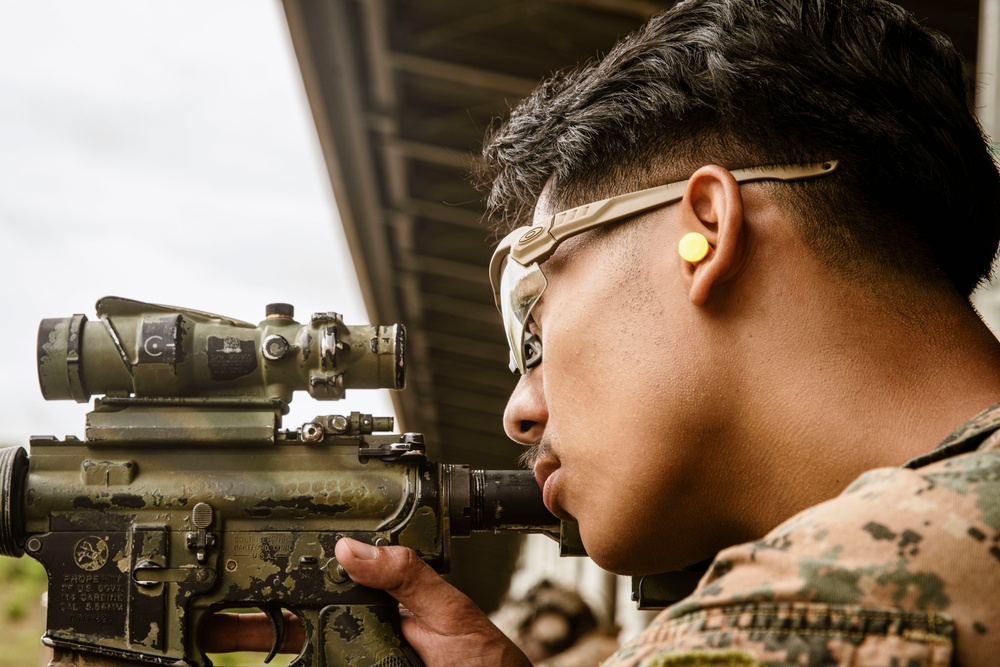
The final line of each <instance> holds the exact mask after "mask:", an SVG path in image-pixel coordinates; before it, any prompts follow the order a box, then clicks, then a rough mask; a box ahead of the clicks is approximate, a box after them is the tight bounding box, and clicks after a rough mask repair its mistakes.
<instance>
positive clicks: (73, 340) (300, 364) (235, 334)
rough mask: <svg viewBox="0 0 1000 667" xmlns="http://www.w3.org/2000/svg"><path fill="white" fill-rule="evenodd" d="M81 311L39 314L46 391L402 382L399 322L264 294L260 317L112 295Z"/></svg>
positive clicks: (123, 392)
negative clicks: (300, 307)
mask: <svg viewBox="0 0 1000 667" xmlns="http://www.w3.org/2000/svg"><path fill="white" fill-rule="evenodd" d="M96 311H97V320H96V321H91V320H88V319H87V317H86V316H85V315H82V314H78V315H74V316H72V317H63V318H51V319H45V320H42V322H41V324H40V325H39V328H38V380H39V385H40V386H41V389H42V394H43V395H44V396H45V398H46V399H48V400H58V399H73V400H76V401H78V402H81V403H85V402H87V401H88V400H89V399H90V397H91V396H92V395H95V394H106V395H110V396H134V397H173V398H177V397H223V396H224V397H242V398H256V399H266V398H271V399H280V400H282V401H285V402H286V403H287V402H289V401H291V399H292V393H293V392H294V391H297V390H305V391H308V392H309V394H310V395H311V396H313V397H314V398H317V399H321V400H336V399H339V398H343V396H344V391H345V389H346V388H348V387H352V388H356V389H375V388H380V387H385V388H390V389H402V388H403V386H404V385H405V382H406V376H405V370H406V365H405V363H404V359H405V340H406V332H405V329H404V327H403V325H401V324H392V325H368V324H365V325H347V324H344V322H343V320H342V318H341V317H340V315H338V314H337V313H333V312H324V313H314V314H313V316H312V317H311V318H310V321H309V322H308V323H307V324H300V323H298V322H296V321H295V320H294V319H293V317H292V316H293V313H294V311H293V309H292V308H291V306H288V305H287V304H271V305H270V306H268V308H267V311H266V312H267V313H268V315H267V317H266V318H265V319H264V320H263V321H261V322H260V323H259V324H256V325H255V324H249V323H246V322H241V321H239V320H236V319H233V318H229V317H225V316H222V315H213V314H211V313H205V312H202V311H197V310H190V309H185V308H176V307H173V306H161V305H157V304H151V303H144V302H141V301H133V300H131V299H123V298H120V297H105V298H103V299H101V300H100V301H98V302H97V306H96Z"/></svg>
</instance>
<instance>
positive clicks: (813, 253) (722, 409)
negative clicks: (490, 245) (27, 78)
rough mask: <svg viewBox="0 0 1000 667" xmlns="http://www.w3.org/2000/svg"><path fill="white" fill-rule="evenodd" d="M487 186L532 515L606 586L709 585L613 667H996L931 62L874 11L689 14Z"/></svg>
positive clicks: (421, 621) (969, 264)
mask: <svg viewBox="0 0 1000 667" xmlns="http://www.w3.org/2000/svg"><path fill="white" fill-rule="evenodd" d="M485 158H486V159H485V164H484V169H483V174H484V179H485V180H486V182H487V183H488V185H489V187H490V195H489V197H490V204H491V207H492V209H493V210H494V212H495V213H496V214H497V215H498V216H499V217H500V218H501V220H502V221H503V224H504V225H506V227H505V230H516V231H512V232H511V233H510V234H509V235H508V236H507V237H506V238H505V239H504V241H503V242H502V243H501V245H500V247H499V248H498V252H497V255H496V256H495V257H494V264H493V266H492V268H491V274H492V275H491V277H492V278H493V284H494V290H495V292H496V297H497V301H498V306H499V307H500V309H501V312H502V313H503V314H504V321H505V327H506V329H507V334H508V339H509V340H510V342H511V346H512V357H513V360H512V366H513V367H515V368H516V369H517V370H519V371H520V372H521V373H522V375H521V378H520V381H519V383H518V385H517V388H516V389H515V391H514V394H513V396H512V397H511V399H510V402H509V404H508V407H507V411H506V415H505V427H506V430H507V433H508V434H509V435H510V437H512V438H513V439H515V440H517V441H518V442H521V443H522V444H524V445H525V446H528V447H531V449H530V450H529V454H528V459H529V460H530V462H532V463H533V465H534V469H535V474H536V477H537V478H538V480H539V483H540V484H541V485H542V487H543V495H544V497H545V501H546V504H547V505H548V506H549V507H550V508H551V509H552V510H553V512H555V513H556V514H558V515H560V516H563V517H573V518H575V519H576V520H578V521H579V524H580V530H581V534H582V537H583V541H584V544H585V546H586V547H587V550H588V552H589V554H590V555H591V556H592V558H593V559H594V560H595V561H596V562H597V563H598V564H600V565H601V566H603V567H605V568H607V569H608V570H611V571H613V572H618V573H623V574H644V573H651V572H663V571H668V570H672V569H677V568H680V567H684V566H687V565H690V564H692V563H696V562H698V561H701V560H704V559H707V558H711V557H713V556H714V557H715V560H714V564H713V566H712V568H711V569H710V571H709V572H708V574H707V575H706V577H705V578H704V579H703V580H702V582H701V584H700V585H699V588H698V590H697V591H695V593H694V594H693V595H692V596H691V597H690V598H688V599H686V600H685V601H683V602H681V603H679V604H678V605H675V606H674V607H672V608H671V609H669V610H667V611H665V612H664V613H663V615H661V617H660V618H659V619H658V620H657V621H656V622H655V623H654V624H653V626H652V627H651V628H650V629H649V630H647V631H646V632H645V633H643V634H642V635H640V636H639V637H638V638H637V639H635V640H633V641H632V642H630V643H629V644H628V645H626V646H625V647H623V648H622V650H620V651H619V653H618V654H617V655H616V656H615V657H614V658H612V659H611V661H610V663H609V664H611V665H615V666H618V665H709V664H711V665H719V664H727V665H730V664H731V665H750V664H795V665H848V664H850V665H907V666H913V665H932V664H933V665H946V664H951V662H952V661H954V662H955V664H962V665H987V664H995V662H994V661H995V659H996V658H995V656H997V655H1000V610H998V609H997V608H996V600H997V599H1000V598H998V595H997V594H998V592H1000V590H998V589H1000V541H997V540H998V539H1000V482H998V479H1000V452H998V446H1000V445H998V443H1000V435H996V429H997V427H998V425H1000V409H997V408H993V409H991V410H990V411H989V412H987V413H985V415H981V416H980V417H979V418H977V419H974V420H973V421H971V422H969V421H968V420H970V419H973V417H975V416H976V415H977V413H981V412H982V411H984V410H987V409H989V407H990V406H991V405H993V404H994V403H996V402H997V401H998V400H1000V347H998V344H997V341H996V339H995V338H994V337H993V335H992V334H991V333H990V332H989V331H988V330H987V328H986V327H985V326H984V325H983V323H982V322H981V321H980V319H979V317H978V316H977V314H976V313H975V311H974V309H973V308H972V307H971V306H970V304H969V302H968V296H969V294H970V293H971V291H972V290H973V289H974V288H975V287H976V286H977V285H978V284H979V283H980V282H982V281H983V280H984V279H985V278H986V277H987V276H988V274H989V272H990V269H991V263H992V260H993V257H994V254H995V253H996V249H997V243H998V238H1000V218H998V212H1000V181H998V175H997V170H996V167H995V165H994V163H993V160H992V159H991V156H990V154H989V153H988V151H987V148H986V145H985V143H984V141H983V137H982V134H981V132H980V129H979V127H978V125H977V124H976V121H975V120H974V116H973V113H972V111H971V110H970V102H969V94H968V89H967V87H966V84H965V82H964V81H963V79H962V74H961V62H960V59H959V57H958V55H957V54H956V52H955V51H954V49H953V48H952V46H951V45H950V43H948V41H947V40H946V39H945V38H943V37H942V36H940V35H937V34H935V33H932V32H929V31H927V30H925V29H924V28H923V27H921V26H920V25H919V23H917V22H916V21H915V20H914V19H913V18H912V17H910V16H909V15H907V14H905V13H904V12H903V11H902V10H900V9H899V8H897V7H895V6H894V5H891V4H888V3H886V2H883V1H881V0H768V1H765V0H692V1H689V2H683V3H680V4H679V5H677V6H676V7H674V8H673V9H671V10H668V11H667V12H666V13H664V14H662V15H660V16H657V17H655V18H654V19H653V20H651V21H650V23H649V24H648V25H647V26H645V27H644V28H643V29H641V30H640V31H639V32H638V33H636V34H635V35H633V36H631V37H629V38H628V39H626V40H625V41H623V42H622V43H620V44H619V45H618V46H617V47H615V48H614V49H613V50H612V51H611V52H610V53H609V54H608V55H607V56H606V57H605V58H604V59H603V60H601V61H600V62H599V63H596V64H593V65H590V66H588V67H586V68H584V69H582V70H580V71H578V72H575V73H571V74H566V75H561V76H556V77H554V78H553V79H551V80H550V81H548V82H546V83H544V84H543V85H542V86H540V87H539V89H538V90H537V91H536V92H535V93H534V94H533V95H532V96H531V97H530V98H528V99H527V100H526V101H524V102H523V103H522V104H521V105H520V106H519V107H518V108H517V109H515V110H514V111H513V112H512V114H511V116H510V118H509V119H508V120H507V121H506V122H505V123H504V124H503V125H502V126H500V127H499V128H498V129H496V130H494V131H493V133H492V135H491V136H490V137H489V138H488V141H487V144H486V148H485ZM669 183H676V184H675V185H671V186H669V187H667V188H660V189H658V190H655V191H652V192H650V193H644V194H640V195H632V194H631V193H636V192H640V191H643V190H646V189H648V188H654V187H657V186H662V185H664V184H669ZM607 198H612V199H611V201H610V202H609V203H607V204H601V205H600V206H594V207H587V206H586V205H587V204H589V203H591V202H595V201H596V200H604V199H607ZM564 211H570V212H569V213H566V214H564V215H556V214H557V213H561V212H564ZM553 216H554V217H553ZM963 424H965V425H964V426H962V425H963ZM956 428H959V430H958V431H957V432H956V431H955V429H956ZM953 432H954V434H953V435H952V436H950V437H949V434H951V433H953ZM946 438H947V441H946V442H945V443H944V446H943V448H940V449H935V448H936V447H937V446H938V444H939V443H942V441H943V440H945V439H946ZM866 471H870V472H866ZM859 475H860V477H859ZM852 480H853V482H852ZM845 489H846V490H845ZM733 545H738V546H733ZM716 554H717V555H716ZM337 557H338V559H339V561H340V563H341V564H342V565H343V566H344V567H345V568H346V570H347V571H348V573H349V574H350V575H351V577H352V578H353V579H354V580H355V581H357V582H359V583H362V584H365V585H369V586H374V587H377V588H384V589H386V590H388V591H389V592H390V593H391V594H392V595H394V596H395V597H396V598H397V599H399V601H400V602H401V603H402V604H403V605H404V606H405V607H406V608H407V609H408V611H409V613H408V615H407V616H406V618H404V625H403V629H404V633H405V635H406V637H407V639H408V640H409V641H410V643H411V644H412V645H413V647H414V648H415V649H416V650H417V652H418V653H419V654H420V655H421V656H422V658H423V659H424V661H425V662H426V663H427V665H521V664H527V660H526V659H525V658H524V656H523V655H521V654H520V653H519V652H518V651H517V650H516V648H515V647H513V645H512V644H510V642H508V641H507V640H506V639H505V638H504V637H503V636H502V635H500V633H499V632H498V631H496V630H495V628H493V627H492V626H491V625H490V624H489V622H488V620H487V619H486V617H485V616H484V615H482V613H481V612H479V611H478V610H477V609H475V607H474V606H473V605H472V603H471V602H470V601H469V600H468V599H467V598H465V597H464V596H463V595H461V594H460V593H459V592H458V591H456V590H454V589H452V588H451V587H450V586H448V585H447V584H445V583H444V582H443V581H442V580H441V579H440V578H439V577H437V575H435V574H434V573H433V572H432V571H431V570H430V569H429V568H428V567H427V566H425V565H424V564H423V563H421V562H420V561H419V559H418V558H416V557H415V556H414V555H413V554H412V553H411V552H409V551H407V550H405V549H403V548H402V547H383V548H376V547H372V546H368V545H364V544H360V543H358V542H354V541H352V540H342V541H341V542H340V543H338V545H337Z"/></svg>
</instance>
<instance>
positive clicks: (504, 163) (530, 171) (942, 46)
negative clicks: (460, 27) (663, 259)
mask: <svg viewBox="0 0 1000 667" xmlns="http://www.w3.org/2000/svg"><path fill="white" fill-rule="evenodd" d="M484 155H485V158H486V159H485V161H484V170H483V177H484V180H485V181H486V182H487V183H488V184H489V186H490V195H489V204H490V207H491V209H492V210H493V212H494V213H497V214H499V215H500V216H501V217H502V219H503V220H504V222H505V223H507V224H508V225H509V226H510V227H515V226H518V225H522V224H525V222H526V220H527V219H528V218H529V217H530V211H531V208H532V207H533V206H534V203H535V201H536V200H537V198H538V196H539V194H540V193H541V190H542V187H543V186H544V185H545V184H546V183H547V182H549V180H550V179H551V185H550V187H551V190H552V192H551V195H552V199H553V201H554V203H555V204H556V209H557V210H562V209H567V208H571V207H573V206H577V205H580V204H583V203H586V202H589V201H594V200H597V199H603V198H605V197H608V196H611V195H617V194H622V193H624V192H629V191H633V190H640V189H643V188H648V187H652V186H654V185H660V184H663V183H667V182H669V181H674V180H679V179H682V178H685V177H686V176H688V175H690V174H691V173H692V172H693V171H694V170H695V169H696V168H698V167H700V166H702V165H704V164H718V165H721V166H724V167H727V168H729V169H735V168H740V167H750V166H757V165H771V164H798V163H808V162H821V161H824V160H828V159H837V160H840V161H841V165H842V169H841V170H840V173H839V174H838V175H837V176H836V177H835V178H831V179H823V180H822V181H817V182H815V183H808V184H805V185H802V186H793V187H780V188H775V190H776V192H777V191H780V192H781V193H783V196H785V197H786V198H787V199H788V203H789V205H791V206H793V207H794V208H795V209H796V210H797V211H798V212H799V214H800V216H801V218H802V221H801V222H802V233H803V234H804V236H805V239H806V241H807V242H808V243H809V244H810V245H811V246H812V247H813V249H814V250H815V251H816V252H817V254H818V255H820V256H821V257H823V258H825V259H826V260H827V261H828V263H829V264H830V266H836V267H838V268H840V269H841V270H843V271H845V272H847V273H848V274H851V275H861V276H864V277H865V279H866V280H884V279H894V277H895V276H893V275H890V274H896V275H899V274H903V275H906V276H908V277H910V278H913V277H914V276H916V277H917V278H918V279H921V280H928V279H930V280H940V279H942V278H944V279H946V280H949V281H950V282H951V283H952V284H953V285H954V286H955V288H956V289H958V290H959V291H960V292H961V293H962V294H964V295H968V294H969V293H971V291H972V290H973V289H974V287H975V286H976V285H977V284H978V283H979V282H980V281H982V280H983V279H984V278H985V277H987V276H988V274H989V271H990V267H991V262H992V259H993V255H994V253H995V250H996V246H997V242H998V239H1000V227H998V225H997V224H996V221H997V219H998V212H1000V186H998V182H997V173H996V169H995V167H994V165H993V161H992V159H991V157H990V155H989V154H988V151H987V149H986V146H985V144H984V142H983V138H982V134H981V131H980V129H979V126H978V125H977V123H976V121H975V118H974V116H973V114H972V112H971V97H970V92H969V88H968V86H967V83H966V81H965V80H964V78H963V74H962V63H961V59H960V57H959V55H958V54H957V52H956V51H955V49H954V48H953V47H952V46H951V43H950V42H949V41H948V40H947V38H945V37H944V36H942V35H939V34H937V33H934V32H932V31H929V30H927V29H925V28H924V27H923V26H921V25H920V24H919V23H918V22H917V21H916V20H915V19H914V18H913V17H912V16H910V15H909V14H907V13H906V12H904V11H903V10H902V9H900V8H899V7H897V6H895V5H892V4H889V3H887V2H883V1H881V0H839V1H838V0H833V1H828V0H766V1H765V0H692V1H689V2H682V3H680V4H679V5H678V6H676V7H674V8H673V9H671V10H669V11H667V12H665V13H663V14H661V15H659V16H657V17H655V18H653V19H652V20H651V21H650V22H649V23H648V24H647V25H646V26H644V27H643V28H641V29H640V30H639V31H637V32H636V33H635V34H633V35H631V36H630V37H628V38H626V39H625V40H623V41H622V42H621V43H619V44H618V45H617V46H616V47H615V48H614V49H613V50H612V51H611V52H610V53H609V54H608V55H607V56H606V57H605V58H604V59H602V60H601V61H600V62H598V63H595V64H592V65H589V66H587V67H585V68H583V69H581V70H578V71H576V72H572V73H568V74H562V75H557V76H555V77H553V78H551V79H550V80H548V81H546V82H545V83H543V84H542V85H541V86H539V88H538V89H537V90H536V91H535V92H534V93H533V94H532V95H531V96H530V97H529V98H528V99H526V100H525V101H524V102H522V104H521V105H520V106H519V107H517V108H516V109H515V110H514V111H513V112H512V114H511V115H510V118H509V119H507V120H506V122H504V123H503V124H502V125H501V126H499V127H497V128H495V129H494V130H493V132H492V133H491V135H490V136H489V137H488V138H487V141H486V146H485V149H484Z"/></svg>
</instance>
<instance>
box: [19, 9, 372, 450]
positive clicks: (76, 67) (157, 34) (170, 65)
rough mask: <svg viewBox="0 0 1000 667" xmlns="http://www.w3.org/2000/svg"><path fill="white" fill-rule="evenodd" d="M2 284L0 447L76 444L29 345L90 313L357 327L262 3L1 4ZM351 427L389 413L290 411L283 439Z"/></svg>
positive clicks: (347, 264)
mask: <svg viewBox="0 0 1000 667" xmlns="http://www.w3.org/2000/svg"><path fill="white" fill-rule="evenodd" d="M0 286H2V287H0V304H2V306H3V308H2V311H0V317H2V318H3V320H2V321H0V351H2V352H3V357H2V361H0V443H2V444H26V443H27V438H28V436H29V435H32V434H42V435H57V436H59V437H62V436H64V435H67V434H74V435H79V436H82V435H83V421H84V414H85V413H86V412H87V409H88V406H80V405H77V404H75V403H73V402H69V401H58V402H46V401H44V400H43V399H42V396H41V393H40V392H39V390H38V382H37V375H36V371H35V343H36V332H37V327H38V322H39V320H41V319H42V318H45V317H66V316H69V315H72V314H74V313H84V314H86V315H87V316H88V317H90V318H91V319H94V303H95V302H96V301H97V299H99V298H100V297H102V296H105V295H116V296H124V297H129V298H133V299H138V300H142V301H150V302H154V303H166V304H170V305H175V306H184V307H190V308H195V309H198V310H207V311H209V312H217V313H220V314H222V315H228V316H232V317H235V318H238V319H243V320H246V321H250V322H257V321H259V320H260V319H262V317H263V314H264V306H265V304H267V303H270V302H273V301H282V302H288V303H292V304H294V305H295V307H296V319H298V320H299V321H305V320H307V319H308V317H309V315H310V314H311V313H312V312H314V311H327V310H335V311H337V312H341V313H344V315H345V320H346V321H347V322H348V323H364V322H367V321H368V320H367V315H366V314H365V311H364V306H363V304H362V301H361V297H360V292H359V290H358V286H357V279H356V277H355V274H354V267H353V265H352V264H351V260H350V255H349V253H348V252H347V249H346V242H345V241H344V238H343V233H342V231H341V229H340V223H339V220H338V219H337V217H336V210H335V207H334V203H333V198H332V194H331V191H330V187H329V182H328V180H327V178H326V172H325V168H324V166H323V163H322V156H321V153H320V149H319V145H318V143H317V141H316V138H315V130H314V128H313V125H312V119H311V117H310V115H309V110H308V107H307V103H306V99H305V93H304V90H303V88H302V83H301V80H300V78H299V72H298V67H297V64H296V63H295V59H294V55H293V53H292V49H291V42H290V39H289V37H288V32H287V28H286V26H285V22H284V15H283V14H282V11H281V7H280V4H279V3H277V2H272V1H271V0H253V1H252V2H246V1H245V0H213V1H212V2H196V1H194V0H171V2H161V3H155V4H153V3H135V2H124V1H112V0H88V2H85V3H80V2H74V1H69V0H62V1H55V0H42V1H39V2H30V3H27V2H25V3H19V2H14V1H13V0H0ZM350 410H362V411H365V412H374V413H377V414H380V415H387V414H392V407H391V403H390V401H389V398H388V393H387V392H368V391H364V392H361V391H354V392H348V399H347V400H345V401H341V402H339V403H336V402H326V403H319V402H316V401H313V400H312V399H310V398H309V397H308V395H296V398H295V401H294V402H293V404H292V413H291V415H289V416H288V417H286V418H285V426H286V427H292V426H298V425H300V424H301V423H302V422H305V421H307V420H309V419H310V418H311V417H313V416H315V415H316V414H329V413H341V412H349V411H350Z"/></svg>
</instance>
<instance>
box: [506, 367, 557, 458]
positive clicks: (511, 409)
mask: <svg viewBox="0 0 1000 667" xmlns="http://www.w3.org/2000/svg"><path fill="white" fill-rule="evenodd" d="M539 376H540V373H538V372H537V369H534V370H530V371H528V373H527V374H525V375H522V376H521V379H520V380H518V383H517V386H516V387H514V392H513V393H512V394H511V395H510V400H509V401H507V409H506V410H504V413H503V427H504V430H505V431H506V432H507V437H509V438H510V439H511V440H514V441H515V442H519V443H521V444H522V445H533V444H534V443H536V442H538V441H539V440H541V438H542V434H543V433H544V432H545V425H546V423H547V422H548V419H549V411H548V407H547V406H546V405H545V396H544V391H543V384H542V382H541V378H540V377H539Z"/></svg>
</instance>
